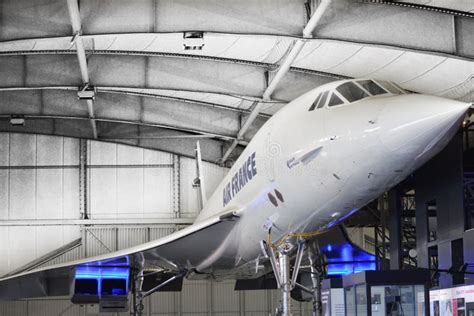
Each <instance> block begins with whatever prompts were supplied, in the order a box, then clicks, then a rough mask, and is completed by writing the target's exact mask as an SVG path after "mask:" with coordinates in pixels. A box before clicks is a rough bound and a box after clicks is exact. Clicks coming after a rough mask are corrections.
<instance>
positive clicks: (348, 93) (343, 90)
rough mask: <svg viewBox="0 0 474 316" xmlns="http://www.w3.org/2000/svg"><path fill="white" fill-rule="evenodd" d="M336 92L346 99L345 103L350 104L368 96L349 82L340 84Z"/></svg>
mask: <svg viewBox="0 0 474 316" xmlns="http://www.w3.org/2000/svg"><path fill="white" fill-rule="evenodd" d="M336 90H337V91H338V92H339V93H340V94H342V96H343V97H344V98H346V100H347V101H349V102H351V103H352V102H355V101H358V100H360V99H363V98H366V97H368V96H369V95H368V94H367V93H365V92H364V90H362V89H361V88H359V87H358V86H356V85H355V84H354V83H353V82H350V81H349V82H346V83H343V84H341V85H340V86H339V87H337V88H336ZM333 95H334V94H333ZM331 99H332V98H331Z"/></svg>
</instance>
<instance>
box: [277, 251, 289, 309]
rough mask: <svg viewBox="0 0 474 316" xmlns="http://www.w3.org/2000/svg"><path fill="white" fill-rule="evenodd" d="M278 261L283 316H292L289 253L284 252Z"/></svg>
mask: <svg viewBox="0 0 474 316" xmlns="http://www.w3.org/2000/svg"><path fill="white" fill-rule="evenodd" d="M278 261H279V263H280V278H281V281H282V284H281V287H282V291H281V292H282V296H281V306H282V310H281V315H282V316H291V301H290V300H291V280H290V257H289V256H288V254H287V253H284V252H282V253H281V254H280V257H279V258H278Z"/></svg>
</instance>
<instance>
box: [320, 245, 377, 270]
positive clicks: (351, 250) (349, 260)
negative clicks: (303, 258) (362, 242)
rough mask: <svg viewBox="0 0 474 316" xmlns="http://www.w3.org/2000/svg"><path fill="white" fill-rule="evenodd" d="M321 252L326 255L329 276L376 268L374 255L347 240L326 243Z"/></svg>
mask: <svg viewBox="0 0 474 316" xmlns="http://www.w3.org/2000/svg"><path fill="white" fill-rule="evenodd" d="M322 252H323V253H324V254H325V255H326V258H327V261H328V275H330V276H344V275H347V274H351V273H355V272H361V271H368V270H375V269H376V262H375V256H374V255H372V254H370V253H368V252H365V251H363V250H362V249H360V248H359V247H356V246H354V245H352V244H351V243H348V242H345V243H342V244H335V245H333V244H328V245H327V246H326V247H323V248H322Z"/></svg>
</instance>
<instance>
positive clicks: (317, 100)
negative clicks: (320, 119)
mask: <svg viewBox="0 0 474 316" xmlns="http://www.w3.org/2000/svg"><path fill="white" fill-rule="evenodd" d="M321 95H322V94H321V93H320V94H318V97H317V98H316V100H314V102H313V104H312V105H311V107H310V108H309V111H314V109H315V108H316V106H317V105H318V102H319V100H321Z"/></svg>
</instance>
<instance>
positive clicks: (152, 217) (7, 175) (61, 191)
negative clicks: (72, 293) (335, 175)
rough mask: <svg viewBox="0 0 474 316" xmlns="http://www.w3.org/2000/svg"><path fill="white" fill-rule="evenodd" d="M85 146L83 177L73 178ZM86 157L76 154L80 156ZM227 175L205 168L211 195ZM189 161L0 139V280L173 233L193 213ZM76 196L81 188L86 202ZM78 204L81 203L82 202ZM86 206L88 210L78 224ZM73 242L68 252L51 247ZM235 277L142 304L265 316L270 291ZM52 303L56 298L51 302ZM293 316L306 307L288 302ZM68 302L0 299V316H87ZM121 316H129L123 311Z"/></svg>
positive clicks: (102, 145) (155, 311) (126, 149)
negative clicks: (238, 283) (30, 267)
mask: <svg viewBox="0 0 474 316" xmlns="http://www.w3.org/2000/svg"><path fill="white" fill-rule="evenodd" d="M81 142H85V143H83V145H82V146H84V145H85V146H86V155H85V156H86V157H87V163H86V168H85V170H86V172H87V176H86V180H85V185H84V184H81V180H80V170H81V166H80V162H81V155H84V149H83V148H82V151H81ZM83 157H84V156H83ZM226 172H227V169H226V168H222V167H219V166H217V165H214V164H210V163H204V174H205V177H206V180H207V190H208V193H209V194H210V193H211V192H212V191H213V190H214V189H215V187H216V186H217V185H218V183H219V181H220V180H221V179H222V177H223V176H224V175H225V174H226ZM194 178H195V161H194V159H190V158H186V157H182V156H177V155H173V154H170V153H165V152H159V151H154V150H149V149H143V148H138V147H133V146H127V145H118V144H113V143H106V142H100V141H91V140H87V141H86V140H80V139H74V138H67V137H58V136H45V135H28V134H13V133H0V275H4V274H6V273H8V272H11V271H14V270H16V269H18V268H20V267H23V266H24V265H25V264H27V263H29V262H31V261H33V260H36V259H38V258H40V257H42V256H46V257H47V258H48V259H47V260H44V261H40V262H38V266H44V265H51V264H55V263H60V262H67V261H71V260H75V259H79V258H83V257H89V256H95V255H99V254H103V253H107V252H110V251H114V250H119V249H123V248H127V247H130V246H133V245H136V244H140V243H143V242H146V241H149V240H153V239H156V238H159V237H162V236H165V235H167V234H170V233H172V232H173V231H175V230H176V229H179V228H181V227H182V226H183V225H187V224H188V223H191V222H192V220H193V219H194V217H195V216H196V215H197V214H198V212H199V206H198V195H197V190H196V189H195V188H193V187H192V185H191V183H192V180H193V179H194ZM83 192H86V194H85V195H84V198H83V197H82V195H83ZM84 200H85V203H84ZM84 210H86V213H87V214H88V218H89V221H88V222H87V223H88V225H85V223H84V220H81V218H82V217H83V213H84ZM79 239H80V241H79V242H78V243H77V244H75V245H74V247H71V249H70V250H68V251H66V252H61V253H57V252H55V250H56V249H58V248H59V247H61V246H63V245H65V244H68V243H71V242H73V241H75V240H79ZM233 289H234V282H233V281H226V282H222V283H210V282H205V281H185V283H184V286H183V291H182V293H158V294H155V295H153V296H151V297H150V298H149V299H147V302H146V304H145V306H146V313H147V314H148V315H194V314H212V315H268V313H270V312H272V311H274V308H275V307H276V306H277V305H278V293H277V292H275V291H245V292H236V291H234V290H233ZM52 302H54V303H53V304H52ZM294 308H295V309H296V310H297V311H299V312H298V313H300V312H301V314H306V313H307V314H308V315H309V314H310V311H311V309H310V305H309V304H300V303H297V302H294ZM97 313H98V307H97V306H82V307H81V306H74V305H72V304H71V303H70V301H69V298H55V299H34V300H25V301H19V302H1V303H0V315H95V314H97ZM124 315H128V313H127V314H124Z"/></svg>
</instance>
